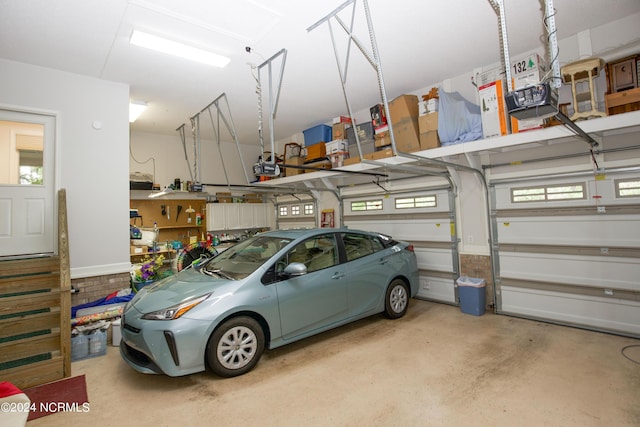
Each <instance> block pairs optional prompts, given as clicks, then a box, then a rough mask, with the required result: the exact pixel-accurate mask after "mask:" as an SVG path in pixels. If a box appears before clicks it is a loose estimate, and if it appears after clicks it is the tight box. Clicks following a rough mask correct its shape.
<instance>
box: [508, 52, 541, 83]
mask: <svg viewBox="0 0 640 427" xmlns="http://www.w3.org/2000/svg"><path fill="white" fill-rule="evenodd" d="M547 71H549V66H548V65H547V62H546V61H545V60H544V59H543V58H542V57H541V56H540V55H538V54H537V53H532V54H529V55H526V56H522V57H519V58H516V59H515V60H513V59H512V60H511V78H512V79H513V88H514V89H519V88H522V87H526V86H532V85H536V84H538V83H540V81H542V78H543V77H544V75H545V74H546V73H547Z"/></svg>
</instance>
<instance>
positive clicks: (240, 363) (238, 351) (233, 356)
mask: <svg viewBox="0 0 640 427" xmlns="http://www.w3.org/2000/svg"><path fill="white" fill-rule="evenodd" d="M257 348H258V339H257V337H256V334H255V333H254V332H253V331H252V330H251V329H249V328H247V327H245V326H238V327H235V328H232V329H230V330H229V331H227V333H226V334H225V335H224V336H223V337H222V339H220V342H219V343H218V349H217V354H218V360H219V361H220V363H221V364H222V366H224V367H225V368H227V369H240V368H242V367H244V366H246V365H247V364H249V363H250V362H251V361H252V360H253V358H254V356H255V354H256V350H257Z"/></svg>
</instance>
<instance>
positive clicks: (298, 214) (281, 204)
mask: <svg viewBox="0 0 640 427" xmlns="http://www.w3.org/2000/svg"><path fill="white" fill-rule="evenodd" d="M316 209H317V204H316V203H315V201H314V200H313V199H304V198H297V199H296V198H293V199H291V200H285V201H278V203H277V204H276V212H277V215H278V216H277V218H276V229H279V230H289V229H292V228H314V227H317V225H316V216H317V212H316Z"/></svg>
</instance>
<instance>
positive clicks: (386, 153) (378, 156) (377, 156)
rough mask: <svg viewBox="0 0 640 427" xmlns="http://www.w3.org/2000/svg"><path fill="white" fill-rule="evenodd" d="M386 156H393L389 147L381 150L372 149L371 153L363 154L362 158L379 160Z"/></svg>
mask: <svg viewBox="0 0 640 427" xmlns="http://www.w3.org/2000/svg"><path fill="white" fill-rule="evenodd" d="M387 157H393V150H392V149H391V148H385V149H383V150H378V151H374V152H373V153H369V154H365V155H364V158H365V159H368V160H380V159H384V158H387Z"/></svg>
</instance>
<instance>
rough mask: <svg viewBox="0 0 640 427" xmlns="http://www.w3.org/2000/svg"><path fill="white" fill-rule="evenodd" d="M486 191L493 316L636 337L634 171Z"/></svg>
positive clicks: (639, 216)
mask: <svg viewBox="0 0 640 427" xmlns="http://www.w3.org/2000/svg"><path fill="white" fill-rule="evenodd" d="M491 189H492V191H491V194H492V199H493V200H492V203H493V207H494V209H493V212H494V214H493V218H492V219H493V230H494V240H495V243H496V244H497V246H496V247H497V248H498V253H497V263H496V265H497V269H496V270H497V271H496V296H497V301H496V303H497V307H496V309H497V311H498V312H500V313H504V314H512V315H517V316H523V317H528V318H533V319H541V320H548V321H552V322H559V323H563V324H569V325H575V326H579V327H585V328H589V329H596V330H602V331H607V332H614V333H621V334H625V335H632V336H640V173H638V172H635V173H630V172H618V173H615V172H607V173H606V175H597V176H595V175H593V174H590V175H580V176H579V175H573V176H565V177H557V178H548V179H537V180H527V181H524V180H523V181H519V182H516V181H512V182H500V183H495V182H494V183H492V185H491ZM494 256H496V254H495V253H494Z"/></svg>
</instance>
